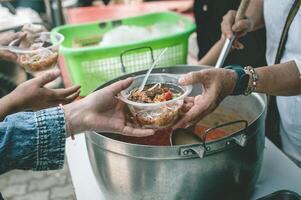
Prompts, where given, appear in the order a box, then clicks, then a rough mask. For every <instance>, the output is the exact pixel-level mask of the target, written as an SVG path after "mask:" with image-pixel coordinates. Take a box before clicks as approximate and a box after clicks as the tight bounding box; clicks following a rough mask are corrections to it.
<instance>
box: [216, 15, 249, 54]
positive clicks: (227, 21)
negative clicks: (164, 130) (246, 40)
mask: <svg viewBox="0 0 301 200" xmlns="http://www.w3.org/2000/svg"><path fill="white" fill-rule="evenodd" d="M235 16H236V11H234V10H230V11H228V13H227V14H226V15H225V16H224V17H223V21H222V23H221V30H222V33H223V35H224V37H226V38H231V37H232V36H233V34H234V33H236V37H237V38H241V37H243V36H245V35H246V34H247V33H248V32H250V31H251V30H253V28H254V23H253V21H252V20H251V18H245V19H242V20H238V21H237V22H235ZM233 48H235V49H243V48H244V45H243V44H242V43H240V42H239V41H238V39H236V40H235V41H234V42H233Z"/></svg>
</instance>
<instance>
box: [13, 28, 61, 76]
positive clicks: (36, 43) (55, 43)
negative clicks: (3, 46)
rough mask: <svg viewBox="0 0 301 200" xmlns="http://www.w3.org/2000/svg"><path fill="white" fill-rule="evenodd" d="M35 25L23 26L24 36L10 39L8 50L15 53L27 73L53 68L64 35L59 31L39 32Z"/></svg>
mask: <svg viewBox="0 0 301 200" xmlns="http://www.w3.org/2000/svg"><path fill="white" fill-rule="evenodd" d="M41 30H43V29H40V28H36V26H35V25H31V26H29V25H28V26H24V28H23V31H24V32H25V33H26V36H25V37H24V38H21V39H17V40H14V41H12V42H11V43H10V44H9V48H8V49H9V50H10V51H12V52H14V53H16V54H17V56H18V63H19V64H20V65H21V66H22V67H23V68H24V69H25V70H26V71H27V72H29V73H36V72H41V71H45V70H48V69H51V68H54V67H55V66H56V64H57V60H58V53H59V45H60V44H61V43H62V42H63V41H64V36H63V35H61V34H59V33H50V32H39V31H41Z"/></svg>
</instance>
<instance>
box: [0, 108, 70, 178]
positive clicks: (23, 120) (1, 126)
mask: <svg viewBox="0 0 301 200" xmlns="http://www.w3.org/2000/svg"><path fill="white" fill-rule="evenodd" d="M65 138H66V132H65V124H64V112H63V111H62V110H61V109H60V108H51V109H47V110H41V111H38V112H22V113H17V114H14V115H10V116H8V117H7V118H6V119H5V120H4V121H3V122H0V160H1V162H0V174H2V173H5V172H7V171H9V170H12V169H24V170H28V169H31V170H51V169H60V168H62V166H63V164H64V155H65Z"/></svg>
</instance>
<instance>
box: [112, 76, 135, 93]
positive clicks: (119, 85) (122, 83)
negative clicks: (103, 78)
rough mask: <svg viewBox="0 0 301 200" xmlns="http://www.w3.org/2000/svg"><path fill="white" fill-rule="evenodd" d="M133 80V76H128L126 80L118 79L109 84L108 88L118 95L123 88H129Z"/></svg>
mask: <svg viewBox="0 0 301 200" xmlns="http://www.w3.org/2000/svg"><path fill="white" fill-rule="evenodd" d="M132 82H133V79H132V78H127V79H125V80H121V81H118V82H116V83H114V84H112V85H110V86H108V87H107V89H110V90H111V91H112V92H113V94H114V95H117V94H118V93H120V92H121V91H122V90H124V89H126V88H128V87H129V86H130V85H131V83H132Z"/></svg>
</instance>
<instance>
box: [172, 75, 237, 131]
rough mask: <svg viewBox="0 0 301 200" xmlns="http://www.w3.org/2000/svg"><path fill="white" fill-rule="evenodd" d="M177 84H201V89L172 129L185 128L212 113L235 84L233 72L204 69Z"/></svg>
mask: <svg viewBox="0 0 301 200" xmlns="http://www.w3.org/2000/svg"><path fill="white" fill-rule="evenodd" d="M179 83H180V84H182V85H189V84H202V88H203V89H202V91H200V93H201V94H199V95H197V96H195V97H194V99H190V100H189V101H193V106H192V108H191V109H190V110H189V111H188V112H187V113H185V114H184V116H183V118H182V119H181V120H180V121H179V122H178V123H177V124H176V125H175V126H174V127H173V128H179V127H185V126H187V125H189V123H193V122H196V121H198V120H200V119H202V118H203V117H205V116H206V115H207V114H209V113H211V112H213V111H214V110H215V108H216V107H217V106H218V105H219V103H220V102H221V101H222V100H223V99H224V98H225V97H226V96H228V95H230V94H231V93H232V91H233V89H234V86H235V83H236V74H235V72H234V71H233V70H226V69H204V70H201V71H199V72H191V73H188V74H186V75H184V76H183V77H181V79H180V80H179Z"/></svg>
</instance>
